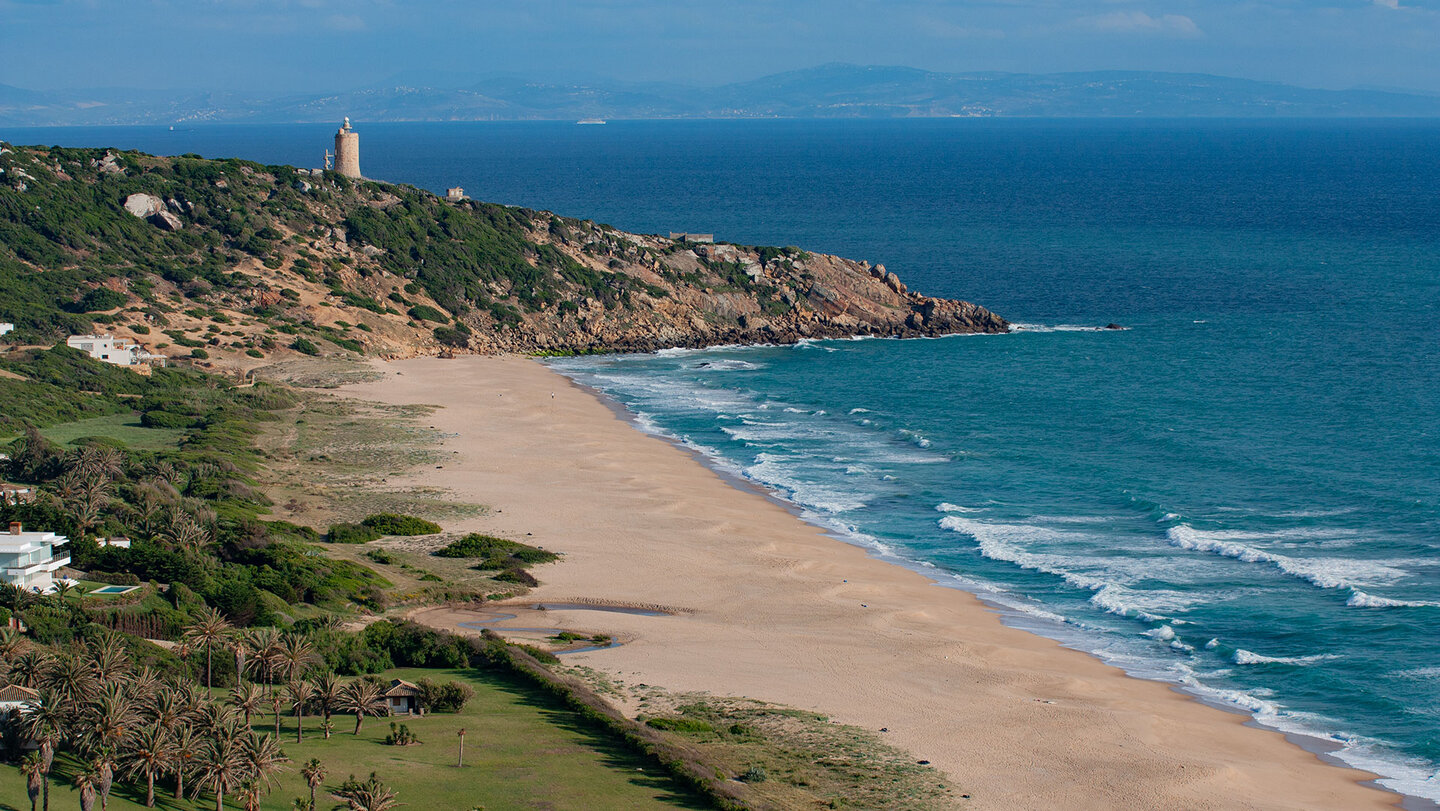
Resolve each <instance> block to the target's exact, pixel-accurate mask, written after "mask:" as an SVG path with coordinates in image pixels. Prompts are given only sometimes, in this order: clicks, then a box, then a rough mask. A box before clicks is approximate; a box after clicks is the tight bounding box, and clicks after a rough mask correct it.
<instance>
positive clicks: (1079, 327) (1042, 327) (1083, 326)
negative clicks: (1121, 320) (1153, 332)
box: [1010, 322, 1119, 332]
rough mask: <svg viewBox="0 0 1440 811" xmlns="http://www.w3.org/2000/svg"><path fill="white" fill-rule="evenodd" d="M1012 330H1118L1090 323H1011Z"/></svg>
mask: <svg viewBox="0 0 1440 811" xmlns="http://www.w3.org/2000/svg"><path fill="white" fill-rule="evenodd" d="M1010 331H1011V332H1118V331H1119V330H1112V329H1107V328H1105V327H1096V326H1092V325H1090V324H1016V323H1013V322H1012V323H1011V324H1010Z"/></svg>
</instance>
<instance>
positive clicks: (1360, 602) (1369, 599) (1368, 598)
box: [1345, 588, 1440, 608]
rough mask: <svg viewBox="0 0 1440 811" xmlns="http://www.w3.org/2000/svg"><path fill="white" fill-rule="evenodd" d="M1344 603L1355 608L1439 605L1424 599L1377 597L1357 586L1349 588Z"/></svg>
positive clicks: (1439, 604)
mask: <svg viewBox="0 0 1440 811" xmlns="http://www.w3.org/2000/svg"><path fill="white" fill-rule="evenodd" d="M1345 604H1346V605H1348V606H1353V607H1355V608H1424V607H1437V606H1440V603H1434V602H1429V601H1426V600H1394V599H1391V598H1389V597H1379V596H1376V595H1374V594H1366V593H1365V592H1363V591H1361V590H1360V589H1357V588H1352V589H1350V599H1348V600H1346V601H1345Z"/></svg>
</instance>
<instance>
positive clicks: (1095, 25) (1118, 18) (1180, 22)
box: [1075, 0, 1399, 37]
mask: <svg viewBox="0 0 1440 811" xmlns="http://www.w3.org/2000/svg"><path fill="white" fill-rule="evenodd" d="M1375 2H1377V3H1380V2H1387V0H1375ZM1388 2H1396V3H1398V2H1399V0H1388ZM1075 24H1076V25H1077V26H1078V27H1080V28H1088V29H1090V30H1092V31H1108V32H1115V33H1123V34H1163V35H1166V36H1173V37H1203V36H1205V32H1204V31H1201V30H1200V26H1198V25H1196V24H1195V21H1194V20H1192V19H1190V18H1189V17H1186V16H1185V15H1184V14H1161V15H1160V16H1158V17H1152V16H1150V15H1149V14H1146V13H1145V12H1143V11H1112V12H1110V13H1109V14H1096V15H1094V16H1091V17H1081V18H1080V19H1078V20H1076V21H1075Z"/></svg>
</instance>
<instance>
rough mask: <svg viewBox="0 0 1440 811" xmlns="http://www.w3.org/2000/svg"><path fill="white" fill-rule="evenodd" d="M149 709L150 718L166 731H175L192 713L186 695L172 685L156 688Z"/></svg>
mask: <svg viewBox="0 0 1440 811" xmlns="http://www.w3.org/2000/svg"><path fill="white" fill-rule="evenodd" d="M147 709H148V714H149V716H150V720H151V721H153V722H154V723H155V726H158V727H160V728H161V729H162V730H164V731H165V732H174V731H175V729H176V727H178V726H180V724H181V723H183V722H184V721H185V719H186V718H188V717H189V715H190V710H189V707H187V706H186V702H185V697H184V695H183V694H182V693H180V692H179V691H177V690H175V689H173V688H171V687H161V688H160V689H158V690H156V691H155V693H154V697H153V698H152V699H151V700H150V706H149V707H148V708H147Z"/></svg>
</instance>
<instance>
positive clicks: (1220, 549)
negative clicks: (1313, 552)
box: [1165, 524, 1409, 589]
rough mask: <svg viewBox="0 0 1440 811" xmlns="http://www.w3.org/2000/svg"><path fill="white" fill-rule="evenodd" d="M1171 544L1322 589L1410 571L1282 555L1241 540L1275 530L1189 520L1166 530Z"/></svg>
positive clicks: (1391, 578)
mask: <svg viewBox="0 0 1440 811" xmlns="http://www.w3.org/2000/svg"><path fill="white" fill-rule="evenodd" d="M1165 534H1166V537H1167V538H1168V539H1169V541H1170V543H1171V544H1172V545H1173V546H1178V547H1180V548H1181V549H1189V550H1191V551H1196V552H1210V553H1212V554H1216V555H1220V556H1222V557H1227V558H1234V559H1235V560H1239V561H1243V562H1245V563H1263V564H1268V565H1271V566H1274V567H1275V568H1277V569H1279V570H1280V571H1282V572H1284V573H1285V574H1288V575H1290V576H1292V577H1297V578H1300V579H1301V580H1306V581H1308V582H1310V583H1311V584H1312V585H1315V586H1317V587H1319V588H1322V589H1341V588H1353V587H1354V586H1356V585H1387V584H1390V583H1394V582H1395V581H1396V580H1399V579H1401V578H1403V577H1405V576H1407V575H1408V574H1409V572H1407V571H1405V570H1404V569H1399V568H1396V567H1395V566H1391V565H1388V564H1385V563H1380V562H1378V561H1370V560H1357V559H1354V558H1335V557H1315V558H1302V557H1294V556H1291V555H1282V554H1280V553H1278V552H1272V551H1269V550H1266V549H1261V548H1259V547H1256V546H1251V545H1249V544H1245V543H1241V541H1257V540H1275V539H1277V537H1283V536H1277V535H1276V534H1265V533H1257V532H1243V531H1236V530H1212V531H1202V530H1197V529H1195V528H1194V527H1191V526H1190V525H1189V524H1177V525H1175V526H1173V527H1171V528H1170V529H1168V530H1166V531H1165Z"/></svg>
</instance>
